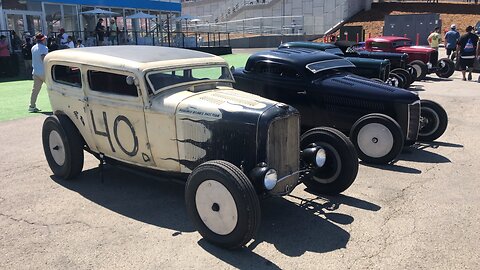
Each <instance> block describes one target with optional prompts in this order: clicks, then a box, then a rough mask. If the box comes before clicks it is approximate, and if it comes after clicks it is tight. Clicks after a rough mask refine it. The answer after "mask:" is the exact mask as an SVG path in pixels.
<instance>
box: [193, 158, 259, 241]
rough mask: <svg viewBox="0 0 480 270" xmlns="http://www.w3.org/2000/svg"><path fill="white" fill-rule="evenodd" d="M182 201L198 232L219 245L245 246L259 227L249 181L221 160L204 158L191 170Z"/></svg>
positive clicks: (254, 194)
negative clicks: (205, 160) (203, 161)
mask: <svg viewBox="0 0 480 270" xmlns="http://www.w3.org/2000/svg"><path fill="white" fill-rule="evenodd" d="M185 203H186V206H187V213H188V215H189V217H190V219H191V220H192V221H193V223H194V224H195V227H196V228H197V230H198V232H199V233H200V234H201V235H202V236H203V238H204V239H205V240H207V241H208V242H210V243H213V244H215V245H218V246H221V247H225V248H230V249H234V248H239V247H242V246H244V245H245V244H247V243H248V241H250V240H251V239H252V238H253V237H254V235H255V233H256V232H257V230H258V227H259V226H260V203H259V201H258V196H257V194H256V192H255V189H254V187H253V185H252V182H250V180H249V179H248V178H247V176H246V175H245V174H244V173H243V172H242V171H241V170H240V169H239V168H237V167H236V166H235V165H233V164H231V163H229V162H226V161H223V160H212V161H207V162H205V163H202V164H201V165H200V166H198V167H197V168H195V170H193V172H192V173H191V174H190V176H189V177H188V180H187V185H186V187H185Z"/></svg>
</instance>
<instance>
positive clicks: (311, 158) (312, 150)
mask: <svg viewBox="0 0 480 270" xmlns="http://www.w3.org/2000/svg"><path fill="white" fill-rule="evenodd" d="M301 158H302V160H303V161H304V162H306V163H307V164H310V165H312V166H317V167H319V168H321V167H323V166H324V165H325V162H326V160H327V153H326V151H325V149H323V147H321V146H317V145H316V144H315V143H312V144H310V145H309V146H308V147H307V148H306V149H303V150H302V152H301Z"/></svg>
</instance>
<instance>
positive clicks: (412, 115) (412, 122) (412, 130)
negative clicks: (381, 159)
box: [406, 101, 420, 141]
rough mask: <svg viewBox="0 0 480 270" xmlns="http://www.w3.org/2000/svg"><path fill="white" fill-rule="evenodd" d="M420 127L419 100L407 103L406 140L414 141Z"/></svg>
mask: <svg viewBox="0 0 480 270" xmlns="http://www.w3.org/2000/svg"><path fill="white" fill-rule="evenodd" d="M419 127H420V101H415V102H414V103H412V104H409V105H408V128H407V138H406V139H407V141H416V140H417V136H418V129H419Z"/></svg>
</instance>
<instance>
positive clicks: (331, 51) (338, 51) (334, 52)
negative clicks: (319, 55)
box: [325, 48, 343, 56]
mask: <svg viewBox="0 0 480 270" xmlns="http://www.w3.org/2000/svg"><path fill="white" fill-rule="evenodd" d="M325 52H327V53H331V54H335V55H340V56H342V55H343V52H342V50H340V48H329V49H326V50H325Z"/></svg>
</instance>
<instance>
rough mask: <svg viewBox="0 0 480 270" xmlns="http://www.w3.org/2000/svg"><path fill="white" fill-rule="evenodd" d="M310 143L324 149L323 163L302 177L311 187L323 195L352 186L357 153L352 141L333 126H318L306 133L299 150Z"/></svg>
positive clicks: (336, 192) (355, 170) (356, 167)
mask: <svg viewBox="0 0 480 270" xmlns="http://www.w3.org/2000/svg"><path fill="white" fill-rule="evenodd" d="M312 143H314V144H316V145H317V146H320V147H321V150H320V151H324V164H323V165H322V166H321V167H315V169H313V171H312V172H311V173H310V174H308V175H305V176H304V177H303V183H304V184H305V185H306V186H307V187H308V188H309V189H311V190H313V191H315V192H318V193H323V194H338V193H341V192H343V191H345V190H346V189H347V188H348V187H350V186H351V185H352V183H353V182H354V181H355V178H356V177H357V173H358V156H357V152H356V151H355V147H354V146H353V144H352V142H351V141H350V140H349V139H348V137H347V136H345V135H344V134H343V133H341V132H340V131H338V130H336V129H334V128H328V127H319V128H314V129H311V130H309V131H307V132H305V133H304V134H303V135H302V136H301V138H300V149H302V150H303V149H305V148H307V147H308V146H309V145H311V144H312Z"/></svg>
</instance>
